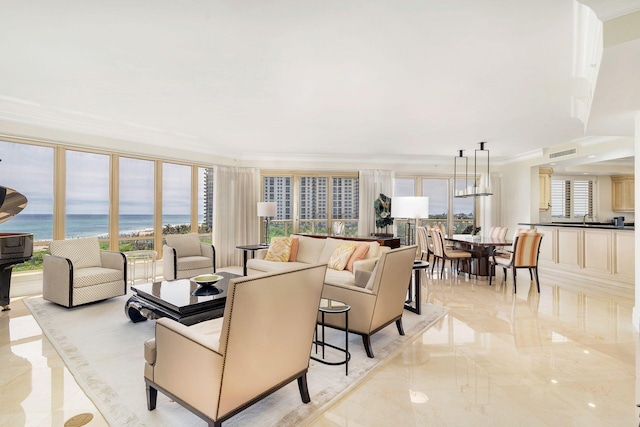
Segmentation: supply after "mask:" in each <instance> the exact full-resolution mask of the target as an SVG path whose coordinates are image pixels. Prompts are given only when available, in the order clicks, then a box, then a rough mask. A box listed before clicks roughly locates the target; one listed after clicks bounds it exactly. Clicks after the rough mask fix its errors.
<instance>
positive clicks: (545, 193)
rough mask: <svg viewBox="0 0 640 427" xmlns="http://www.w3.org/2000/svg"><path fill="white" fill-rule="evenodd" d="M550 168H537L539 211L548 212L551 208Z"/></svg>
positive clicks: (551, 171) (551, 170)
mask: <svg viewBox="0 0 640 427" xmlns="http://www.w3.org/2000/svg"><path fill="white" fill-rule="evenodd" d="M552 173H553V169H552V168H539V169H538V178H539V180H540V206H539V208H540V210H541V211H548V210H549V208H550V207H551V174H552Z"/></svg>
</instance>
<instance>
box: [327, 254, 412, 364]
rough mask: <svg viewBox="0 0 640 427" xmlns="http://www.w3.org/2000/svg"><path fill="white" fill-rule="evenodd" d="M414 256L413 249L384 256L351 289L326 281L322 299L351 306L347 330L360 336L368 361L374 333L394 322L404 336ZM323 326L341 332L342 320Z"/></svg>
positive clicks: (336, 318)
mask: <svg viewBox="0 0 640 427" xmlns="http://www.w3.org/2000/svg"><path fill="white" fill-rule="evenodd" d="M415 256H416V246H415V245H412V246H402V247H400V248H396V249H392V250H390V251H387V252H383V253H382V255H381V256H380V259H378V262H377V263H376V264H375V266H374V267H373V270H372V271H370V272H365V271H364V270H358V273H357V277H356V279H355V283H354V284H353V285H352V284H348V283H344V281H339V280H334V279H332V278H331V277H327V278H325V283H324V288H323V290H322V296H323V297H324V298H329V299H332V300H336V301H341V302H343V303H345V304H348V305H350V306H351V310H350V311H349V328H348V330H349V332H351V333H354V334H358V335H361V336H362V342H363V344H364V348H365V351H366V352H367V356H369V357H374V355H373V348H372V346H371V336H372V335H373V334H375V333H376V332H378V331H380V330H381V329H383V328H385V327H386V326H388V325H390V324H392V323H394V322H395V324H396V327H397V329H398V333H399V334H400V335H404V329H403V327H402V314H403V313H404V302H405V301H406V299H407V284H408V283H409V281H410V280H411V273H412V272H413V261H414V259H415ZM418 303H419V302H418ZM325 325H326V326H330V327H332V328H335V329H341V330H344V329H345V320H344V317H343V316H327V317H326V318H325Z"/></svg>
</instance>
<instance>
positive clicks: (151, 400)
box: [147, 384, 158, 411]
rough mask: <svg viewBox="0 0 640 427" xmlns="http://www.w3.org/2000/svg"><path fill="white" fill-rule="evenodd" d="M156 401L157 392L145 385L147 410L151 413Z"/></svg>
mask: <svg viewBox="0 0 640 427" xmlns="http://www.w3.org/2000/svg"><path fill="white" fill-rule="evenodd" d="M157 401H158V390H156V389H155V388H153V387H151V386H150V385H149V384H147V409H148V410H149V411H153V410H154V409H156V402H157Z"/></svg>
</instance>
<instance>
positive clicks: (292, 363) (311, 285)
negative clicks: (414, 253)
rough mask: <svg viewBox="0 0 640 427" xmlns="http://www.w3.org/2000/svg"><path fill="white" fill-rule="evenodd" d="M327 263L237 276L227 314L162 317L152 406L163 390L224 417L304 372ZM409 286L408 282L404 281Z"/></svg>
mask: <svg viewBox="0 0 640 427" xmlns="http://www.w3.org/2000/svg"><path fill="white" fill-rule="evenodd" d="M326 268H327V266H326V264H313V265H309V266H305V267H302V268H298V269H296V270H287V271H283V272H274V273H266V274H261V275H255V276H245V277H239V278H235V279H231V280H230V283H229V288H228V294H227V301H226V305H225V310H224V315H223V317H222V318H218V319H213V320H209V321H205V322H201V323H196V324H195V325H192V326H185V325H183V324H180V323H178V322H176V321H174V320H171V319H168V318H162V319H159V320H158V321H157V323H156V336H155V338H154V339H151V340H148V341H147V342H146V343H145V348H144V354H145V360H146V364H145V368H144V377H145V382H146V385H147V406H148V409H149V410H153V409H155V407H156V403H157V400H156V399H157V392H158V390H159V391H161V392H162V393H163V394H166V395H167V396H169V397H170V398H171V399H173V400H175V401H176V402H179V403H180V404H182V405H183V406H184V407H186V408H188V409H189V410H191V411H192V412H194V413H195V414H196V415H198V416H199V417H201V418H203V419H204V420H206V421H207V422H208V423H209V425H212V426H220V425H221V424H222V422H223V421H224V420H226V419H228V418H230V417H232V416H233V415H235V414H237V413H238V412H240V411H242V410H243V409H245V408H247V407H249V406H251V405H252V404H254V403H256V402H257V401H259V400H260V399H262V398H264V397H266V396H267V395H269V394H271V393H272V392H274V391H276V390H278V389H279V388H281V387H283V386H285V385H286V384H288V383H290V382H292V381H293V380H297V381H298V388H299V390H300V396H301V398H302V401H303V402H304V403H308V402H309V401H310V397H309V391H308V388H307V380H306V378H307V377H306V374H307V370H308V369H309V357H310V355H311V344H312V341H313V334H314V331H315V325H316V316H317V312H318V306H319V304H320V297H321V293H322V285H323V281H324V276H325V272H326ZM405 287H406V284H405Z"/></svg>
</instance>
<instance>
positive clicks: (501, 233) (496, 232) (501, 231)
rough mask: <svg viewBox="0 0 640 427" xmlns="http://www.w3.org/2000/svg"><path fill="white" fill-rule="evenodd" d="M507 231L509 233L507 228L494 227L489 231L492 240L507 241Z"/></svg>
mask: <svg viewBox="0 0 640 427" xmlns="http://www.w3.org/2000/svg"><path fill="white" fill-rule="evenodd" d="M507 231H509V229H508V228H507V227H498V226H493V227H491V228H490V229H489V237H490V238H492V239H506V238H507Z"/></svg>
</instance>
